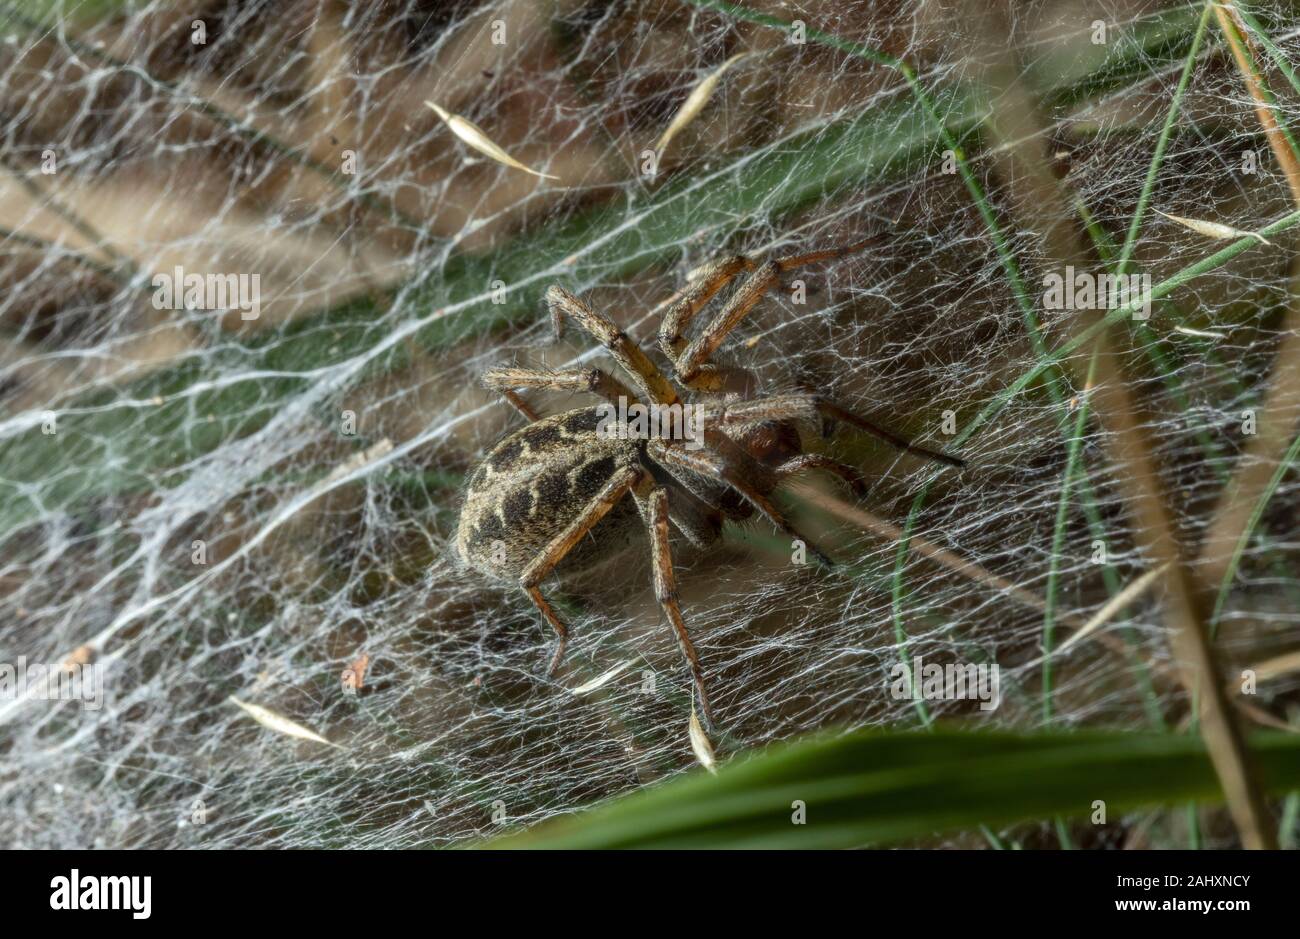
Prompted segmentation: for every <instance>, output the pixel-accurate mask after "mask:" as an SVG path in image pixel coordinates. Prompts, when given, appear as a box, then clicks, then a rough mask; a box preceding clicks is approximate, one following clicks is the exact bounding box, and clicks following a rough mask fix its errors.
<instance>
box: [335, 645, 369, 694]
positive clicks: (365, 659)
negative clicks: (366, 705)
mask: <svg viewBox="0 0 1300 939" xmlns="http://www.w3.org/2000/svg"><path fill="white" fill-rule="evenodd" d="M369 667H370V653H369V652H362V653H361V654H360V655H359V656H357V658H356V660H355V661H353V663H352V664H351V665H349V666H348V667H347V668H345V669H343V676H342V681H343V691H344V693H345V694H356V693H357V692H358V691H360V690H361V689H363V688H364V687H365V686H366V669H367V668H369Z"/></svg>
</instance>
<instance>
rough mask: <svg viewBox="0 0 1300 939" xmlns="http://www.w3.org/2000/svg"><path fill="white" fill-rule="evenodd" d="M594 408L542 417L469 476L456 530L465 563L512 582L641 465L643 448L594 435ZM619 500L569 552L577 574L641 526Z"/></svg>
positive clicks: (497, 448) (628, 506)
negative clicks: (622, 474) (616, 479)
mask: <svg viewBox="0 0 1300 939" xmlns="http://www.w3.org/2000/svg"><path fill="white" fill-rule="evenodd" d="M600 420H601V413H600V410H599V409H598V408H596V407H589V408H580V409H578V410H574V411H567V412H565V413H563V414H557V415H555V416H554V417H548V418H544V419H542V420H540V421H537V422H535V423H533V424H530V425H528V426H527V427H525V428H523V429H521V430H518V431H516V432H515V433H513V434H511V435H510V436H508V437H506V438H505V439H504V440H502V441H501V442H500V443H498V444H497V445H496V446H495V447H493V448H492V450H491V452H490V453H488V455H487V456H486V457H484V458H483V461H482V462H481V463H480V464H479V465H478V467H477V468H476V469H475V470H474V472H473V473H472V474H471V475H470V479H469V485H468V487H467V488H466V491H465V503H464V506H463V507H462V509H461V513H460V522H459V524H458V526H457V532H456V549H457V551H458V552H459V553H460V556H461V558H462V559H463V560H464V561H465V562H466V563H467V564H469V565H471V566H473V567H476V568H479V569H481V570H483V571H484V572H485V573H487V574H490V575H493V576H495V577H500V578H507V579H514V578H517V577H518V576H519V575H520V574H521V573H522V572H523V569H524V568H525V567H526V566H527V565H528V563H529V562H530V561H532V560H533V559H534V558H535V557H537V555H538V554H539V553H540V552H541V551H542V550H543V549H545V548H546V546H547V545H549V544H550V543H551V541H552V540H554V539H555V537H556V536H557V535H559V534H560V532H562V531H563V530H564V529H565V528H566V527H567V526H568V525H569V524H570V523H571V522H573V521H574V519H576V518H577V517H578V516H579V515H581V513H582V511H583V510H584V509H585V508H586V507H587V506H588V505H589V504H590V503H591V501H592V499H594V498H595V497H596V495H597V494H598V493H599V492H600V491H601V490H602V489H603V488H604V487H605V484H606V483H608V482H609V480H610V479H611V478H612V477H613V476H614V474H615V473H616V472H617V471H618V470H619V469H621V468H623V467H626V466H636V465H639V464H640V462H641V460H640V452H641V444H640V442H638V441H636V440H618V439H611V438H608V437H605V436H604V435H601V434H598V433H597V429H596V428H597V424H598V423H599V421H600ZM639 525H640V521H639V516H638V515H637V512H636V507H635V505H634V504H633V503H632V502H631V500H623V501H622V502H621V503H620V504H619V505H617V506H615V507H614V509H612V510H611V511H610V512H609V514H608V515H607V516H606V517H605V518H604V519H602V520H601V522H600V523H599V524H598V525H597V526H596V527H595V528H594V529H593V530H592V532H591V537H588V538H584V539H583V543H581V544H580V545H579V546H578V547H576V548H575V549H574V551H572V552H570V555H569V556H568V557H567V558H566V564H565V567H566V568H568V569H577V568H581V567H583V566H585V564H586V563H589V562H590V561H591V560H596V559H598V558H599V557H600V556H601V555H607V554H609V553H612V552H614V551H616V550H617V549H618V548H619V547H621V543H625V542H626V541H627V540H629V538H630V537H631V536H632V535H633V534H634V532H635V530H636V529H637V528H638V527H639Z"/></svg>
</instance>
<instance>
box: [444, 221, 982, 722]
mask: <svg viewBox="0 0 1300 939" xmlns="http://www.w3.org/2000/svg"><path fill="white" fill-rule="evenodd" d="M867 243H869V242H858V243H856V244H851V245H846V246H842V247H838V248H829V249H826V250H821V251H814V252H811V253H808V254H802V255H797V256H792V257H784V258H776V259H769V260H766V261H762V262H760V261H758V260H756V259H753V258H749V257H745V256H741V255H738V256H734V257H729V258H726V259H724V260H721V261H717V262H715V263H713V264H711V265H709V266H708V267H706V268H705V269H704V270H703V271H702V272H701V273H700V275H699V276H698V277H697V278H696V279H695V280H694V281H693V282H691V283H690V284H689V285H688V286H687V288H686V289H685V290H683V291H682V292H681V293H680V294H679V295H678V296H677V297H676V298H675V299H674V300H673V301H672V302H671V303H670V304H669V305H668V309H667V311H666V313H665V314H664V316H663V319H662V321H661V323H660V326H659V348H660V350H661V351H662V352H663V354H664V356H665V357H666V358H667V360H668V361H669V362H670V363H671V365H672V376H673V378H674V379H676V383H677V385H676V386H675V385H674V383H673V382H671V381H669V379H668V378H667V377H666V376H665V375H664V373H663V372H662V371H660V369H659V368H657V367H656V366H655V365H654V363H652V362H651V360H650V359H649V358H648V357H647V356H646V354H645V353H644V352H643V351H642V350H641V348H640V347H639V346H638V345H637V343H636V342H635V341H633V340H632V339H631V338H630V337H629V336H628V335H627V334H626V333H625V332H623V331H622V330H620V329H619V328H618V327H617V326H615V325H614V323H613V322H612V321H611V320H610V319H609V318H608V317H606V316H605V315H604V314H602V313H599V312H597V311H596V310H594V309H592V308H591V307H590V306H589V305H587V304H586V303H585V302H583V301H582V300H581V299H580V298H578V297H576V296H574V295H573V294H571V293H569V292H568V291H567V290H565V289H564V288H562V287H560V286H558V285H555V286H551V287H550V288H549V289H548V290H547V292H546V303H547V306H548V308H549V311H550V314H551V321H552V326H553V330H554V332H555V335H556V337H557V338H558V337H559V336H560V334H561V332H562V330H563V325H564V320H565V318H566V317H567V318H569V319H572V320H574V321H575V322H576V323H577V324H578V325H579V326H581V327H582V328H583V329H584V330H586V331H587V332H588V333H589V334H590V335H591V336H593V337H594V338H595V339H596V340H597V341H598V342H600V344H601V345H602V346H603V347H604V348H605V350H606V352H607V353H608V354H609V355H610V356H611V357H612V358H613V359H614V361H615V362H616V363H617V364H618V366H619V368H620V369H621V370H622V372H623V373H625V375H626V377H627V378H629V379H630V380H631V382H632V385H633V386H634V388H635V391H633V390H629V388H628V387H627V386H626V385H624V384H623V383H622V382H620V381H619V380H618V379H617V378H615V377H614V376H613V375H611V374H609V373H608V372H606V371H604V370H602V369H600V368H590V369H566V370H559V371H545V370H531V369H522V368H509V367H507V368H493V369H489V370H488V371H487V372H485V373H484V375H483V379H482V380H483V384H484V386H485V387H487V388H489V389H492V390H495V391H499V392H501V393H502V395H503V396H504V397H505V398H506V400H507V401H509V402H510V403H511V404H512V405H513V406H514V407H515V408H516V409H517V410H518V411H519V412H520V413H521V414H523V415H524V417H526V418H527V419H528V421H529V425H528V426H527V427H524V428H522V429H520V430H518V431H515V432H514V433H512V434H510V435H509V436H507V437H505V438H504V439H503V440H501V441H500V442H499V443H498V444H497V445H496V446H495V447H494V448H493V449H492V450H491V451H490V452H489V453H488V454H487V456H486V457H484V459H483V461H482V462H481V463H480V464H479V465H478V467H477V468H476V469H475V470H474V472H473V473H472V474H471V475H470V479H469V483H468V486H467V489H466V493H465V501H464V505H463V507H462V509H461V513H460V520H459V524H458V530H457V534H456V548H457V551H458V553H459V554H460V556H461V558H462V559H463V560H464V561H465V563H466V564H467V565H469V566H471V567H474V568H477V569H479V570H481V571H483V572H484V573H486V574H488V575H489V576H491V577H494V578H496V579H502V580H507V581H515V582H517V583H518V585H519V587H520V588H521V589H522V590H523V591H524V593H526V594H527V595H528V597H529V599H530V600H531V601H532V602H533V604H534V605H535V606H536V607H537V609H538V610H539V611H540V612H541V615H542V617H543V618H544V619H545V620H546V621H547V622H549V623H550V624H551V627H552V628H553V629H554V630H555V633H556V635H557V637H558V643H557V647H556V650H555V654H554V656H553V657H552V659H551V663H550V667H549V669H548V672H547V674H548V676H553V675H554V674H555V672H556V671H557V669H558V668H559V665H560V661H561V658H562V657H563V655H564V648H565V644H566V641H567V639H568V633H569V631H568V628H567V627H566V626H565V624H564V622H563V621H562V620H561V619H560V617H559V616H558V615H557V614H556V612H555V610H554V609H553V608H552V606H551V604H550V603H549V602H547V600H546V598H545V597H544V596H543V595H542V593H541V590H540V589H539V585H540V584H541V583H542V582H543V580H545V579H546V577H547V576H548V575H550V574H551V572H552V571H553V570H554V569H555V568H556V566H557V565H558V564H560V562H561V561H564V562H565V569H567V570H577V569H581V568H583V567H590V566H591V565H592V564H593V563H595V562H596V561H599V560H603V559H605V558H608V557H611V556H612V555H613V554H614V552H616V551H618V550H620V549H621V548H623V547H624V546H626V545H628V544H630V543H631V541H632V540H633V539H634V538H636V537H637V532H638V530H640V529H642V528H644V530H645V531H646V532H647V533H648V535H649V538H650V548H651V561H652V567H653V577H654V589H655V597H656V599H657V600H658V602H659V605H660V606H661V607H662V608H663V612H664V615H665V616H666V617H667V619H668V622H669V624H670V625H671V626H672V629H673V631H674V633H675V634H676V638H677V643H678V646H679V647H680V649H681V653H682V656H683V658H684V659H685V661H686V664H687V666H688V667H689V669H690V672H691V679H692V683H693V685H694V689H695V696H696V698H697V699H698V701H699V712H700V713H701V715H702V716H703V718H704V721H705V724H706V725H707V726H712V725H713V722H714V721H713V712H712V708H711V706H710V703H709V695H708V693H707V690H706V688H705V683H704V677H703V673H702V670H701V667H700V658H699V655H698V653H697V652H696V650H695V645H694V643H693V642H692V641H691V637H690V634H689V633H688V632H687V629H686V623H685V622H684V621H683V619H682V613H681V609H680V607H679V605H678V600H677V590H676V584H675V579H674V575H673V565H672V556H671V553H670V550H669V524H670V523H671V524H672V525H673V527H674V528H676V529H677V531H678V532H679V533H680V534H681V535H682V536H684V537H685V538H686V539H687V541H689V542H691V543H692V544H694V545H696V546H699V547H703V546H707V545H709V544H711V543H713V542H714V541H716V540H717V539H718V538H719V537H720V535H721V529H722V523H723V520H724V519H734V520H741V519H745V518H748V517H750V516H751V515H752V514H753V513H754V512H755V511H757V512H758V513H760V514H761V515H763V516H765V517H766V518H767V519H768V521H770V522H771V523H772V524H773V525H775V526H776V527H777V528H778V529H780V530H781V531H782V532H784V533H785V534H787V535H789V536H790V537H791V538H792V539H799V540H800V541H801V542H802V543H803V544H804V545H806V546H807V547H808V550H809V551H811V552H812V553H814V554H815V555H816V556H817V557H818V558H819V559H820V560H822V561H823V562H824V563H826V564H828V565H829V564H831V563H832V562H831V561H830V559H829V558H827V557H826V556H825V554H823V553H822V552H821V551H819V550H818V549H817V548H816V547H815V546H814V545H813V544H812V542H811V541H809V540H808V539H807V538H803V537H802V536H800V535H799V534H798V533H797V532H796V531H795V530H794V529H793V528H792V527H791V526H790V524H789V523H788V522H787V521H786V519H785V518H784V517H783V516H782V514H781V513H780V512H779V511H778V510H777V508H776V507H775V506H774V505H773V504H772V502H771V496H772V493H773V491H774V490H775V489H776V488H777V487H778V486H779V485H780V484H781V482H782V481H783V480H785V479H787V478H789V477H790V476H793V475H794V474H796V473H801V472H804V471H806V470H813V469H820V470H826V471H829V472H831V473H834V474H835V475H837V476H839V477H841V478H842V479H843V480H844V481H845V482H846V483H847V484H848V485H849V486H851V487H852V488H853V490H854V491H855V492H856V493H857V494H858V495H860V496H861V495H864V494H865V492H866V483H865V481H864V480H863V477H862V475H861V474H860V473H859V472H858V471H857V470H856V469H854V468H853V467H851V466H848V465H846V464H844V463H840V462H837V461H835V460H832V459H830V458H829V457H826V456H821V455H818V454H810V453H803V452H802V450H803V447H802V444H801V439H800V435H799V430H798V426H797V425H798V424H799V423H801V422H809V421H813V422H817V421H820V422H821V423H822V430H823V433H824V434H829V433H830V432H831V430H832V429H833V427H834V425H835V423H837V422H839V423H844V424H849V425H852V426H854V427H857V428H859V429H861V430H864V431H866V432H867V433H869V434H872V435H874V436H876V437H878V438H880V439H882V440H884V441H886V442H887V443H889V444H891V445H893V446H894V447H897V448H899V449H901V450H905V451H907V452H909V453H914V454H917V455H919V456H922V457H925V458H927V459H930V460H934V461H937V462H940V463H944V464H946V465H949V466H955V467H962V466H964V465H965V464H964V461H962V460H960V459H958V458H956V457H953V456H949V455H947V454H944V453H938V452H935V451H933V450H927V449H925V448H924V447H918V446H914V445H913V444H911V443H910V442H909V441H907V440H906V439H904V438H903V437H901V436H900V435H898V434H896V433H893V432H892V431H889V430H887V429H885V428H884V427H881V426H879V425H877V424H875V423H873V422H871V421H869V420H866V419H865V418H862V417H859V416H857V415H855V414H852V413H850V412H849V411H846V410H845V409H843V408H841V407H838V406H837V405H835V404H833V403H831V402H830V401H828V400H825V399H824V398H823V397H821V396H819V395H814V394H778V395H771V396H766V397H762V396H754V394H753V391H752V389H753V385H754V381H753V378H752V376H751V375H750V374H749V373H748V372H746V371H745V370H743V369H740V368H736V367H731V366H722V365H718V364H715V363H713V362H711V361H710V359H711V357H712V356H713V353H714V352H715V351H716V350H717V349H718V347H719V346H720V345H721V344H722V342H723V340H724V339H725V338H726V337H727V334H728V333H729V332H731V330H732V329H734V328H735V327H736V325H737V324H738V323H740V321H741V320H742V319H744V317H745V315H746V314H748V313H749V311H750V310H752V309H753V308H754V306H755V304H757V303H758V302H759V300H761V299H762V298H763V295H764V294H765V293H767V291H768V290H769V289H771V288H772V287H773V286H774V285H776V284H777V283H778V282H779V279H780V275H781V274H783V273H785V272H787V271H790V270H792V269H794V268H797V267H800V266H802V265H805V264H811V263H814V262H818V261H825V260H831V259H835V258H839V257H842V256H844V255H846V254H849V253H851V252H853V251H857V250H859V249H860V248H862V247H863V246H865V245H866V244H867ZM742 273H747V274H748V276H747V277H746V278H745V279H744V280H743V281H741V282H740V286H739V287H738V288H737V289H736V290H735V291H734V292H733V293H732V295H731V296H730V297H729V298H728V299H727V300H726V302H725V303H723V304H722V305H721V306H720V307H719V308H718V310H717V312H716V313H715V314H714V315H713V316H712V318H711V319H710V320H709V321H708V322H707V324H706V325H705V327H704V329H703V330H702V331H701V332H700V333H699V335H697V336H696V337H695V338H694V339H692V340H690V341H687V339H686V338H685V335H684V333H685V332H686V329H687V327H688V326H689V325H690V322H691V320H692V319H693V318H694V317H695V316H696V315H697V314H698V313H699V312H700V311H701V310H702V309H703V308H704V307H705V306H706V305H707V304H708V303H709V301H710V300H711V299H713V297H714V296H715V295H716V294H717V293H718V292H719V291H720V290H722V289H723V288H724V287H725V286H726V285H727V284H728V283H730V282H731V281H732V280H733V279H735V278H736V277H737V276H738V275H740V274H742ZM677 386H680V388H681V389H682V390H681V391H679V390H678V387H677ZM521 388H553V389H567V390H571V391H583V392H590V393H593V394H595V395H596V396H599V397H601V398H604V399H605V401H606V402H609V404H608V405H604V404H602V405H593V406H589V407H583V408H578V409H576V410H570V411H566V412H564V413H562V414H556V415H554V416H551V417H545V418H542V417H539V416H538V415H537V414H536V413H535V412H534V411H533V410H532V408H530V407H529V406H528V404H527V403H526V402H525V401H524V400H523V399H522V398H521V397H520V396H519V395H518V394H517V390H518V389H521ZM684 397H685V398H689V399H691V403H695V404H696V406H697V407H699V406H703V407H705V411H704V412H703V413H704V423H703V427H704V432H703V445H702V446H701V445H699V444H698V443H696V445H695V448H694V449H692V448H691V447H690V446H688V445H687V444H685V443H683V441H682V440H680V439H671V438H670V437H667V436H649V437H648V438H646V437H644V436H642V437H640V439H637V435H630V436H631V439H620V438H619V437H611V436H609V435H608V434H607V433H606V432H602V431H607V429H608V428H607V427H602V426H601V422H602V416H603V415H607V414H609V412H610V408H612V407H615V406H616V405H617V404H618V402H619V400H620V398H621V399H623V401H624V403H625V404H626V403H628V402H632V403H641V404H644V403H645V402H650V403H651V404H652V405H658V406H660V407H665V408H670V407H671V406H673V405H678V404H681V403H683V398H684ZM629 497H630V499H629ZM598 523H599V526H598ZM589 536H590V537H589Z"/></svg>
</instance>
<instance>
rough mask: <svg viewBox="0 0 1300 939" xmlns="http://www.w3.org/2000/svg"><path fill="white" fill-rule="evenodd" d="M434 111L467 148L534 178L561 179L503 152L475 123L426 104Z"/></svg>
mask: <svg viewBox="0 0 1300 939" xmlns="http://www.w3.org/2000/svg"><path fill="white" fill-rule="evenodd" d="M424 103H425V104H427V105H428V106H429V107H430V108H432V109H433V113H434V114H437V115H438V117H440V118H442V122H443V123H444V124H446V125H447V126H448V127H449V128H451V132H452V133H453V134H455V135H456V136H457V137H459V138H460V139H461V140H463V141H464V142H465V144H466V145H467V146H470V147H472V148H473V149H475V150H477V151H478V152H479V153H481V154H483V155H484V156H486V157H490V158H491V159H493V160H496V161H497V162H498V163H500V164H501V165H502V166H509V167H511V168H513V169H517V170H523V171H524V172H525V173H532V174H533V175H534V176H540V177H541V178H542V179H559V178H560V177H558V176H552V175H551V174H550V173H541V172H538V171H537V170H535V169H533V168H532V167H531V166H525V165H524V164H523V163H520V162H519V161H518V160H516V159H515V158H514V157H512V156H511V155H510V154H508V153H506V152H505V151H504V150H502V149H501V148H500V147H499V146H497V144H496V143H494V142H493V141H492V139H491V138H490V137H488V135H487V134H486V133H484V132H483V128H481V127H479V126H478V125H477V124H475V123H474V122H473V121H471V120H468V119H466V118H463V117H461V116H460V115H459V114H452V113H451V112H450V111H447V110H445V109H444V108H440V107H439V106H438V105H436V104H434V103H433V102H432V101H426V102H424Z"/></svg>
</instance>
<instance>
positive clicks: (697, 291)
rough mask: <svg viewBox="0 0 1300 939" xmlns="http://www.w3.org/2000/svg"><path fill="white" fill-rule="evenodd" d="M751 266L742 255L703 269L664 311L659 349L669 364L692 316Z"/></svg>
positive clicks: (682, 344) (678, 350) (683, 344)
mask: <svg viewBox="0 0 1300 939" xmlns="http://www.w3.org/2000/svg"><path fill="white" fill-rule="evenodd" d="M753 269H754V262H753V261H751V260H750V259H749V258H747V257H745V256H744V255H740V254H738V255H735V256H734V257H730V258H724V259H722V260H720V261H715V262H713V263H712V264H710V265H708V266H707V267H705V268H704V270H702V271H701V272H700V274H699V276H698V277H697V278H696V279H695V280H694V281H693V282H692V283H690V284H689V285H688V286H687V287H686V289H685V290H684V291H682V293H681V296H680V297H679V298H678V300H677V301H676V302H675V303H674V304H673V305H672V306H671V307H669V308H668V312H667V313H665V314H664V318H663V319H662V320H660V321H659V348H660V349H662V350H663V353H664V355H666V356H667V357H668V359H669V361H671V362H673V363H674V364H676V362H677V357H678V356H679V355H680V354H681V351H682V350H683V349H684V348H686V339H685V337H684V336H683V335H682V333H683V332H685V331H686V327H687V326H689V325H690V322H691V320H692V319H694V318H695V314H696V313H698V312H700V310H701V309H703V308H704V305H705V304H706V303H708V302H709V301H710V300H712V299H713V298H714V297H715V296H716V295H717V293H718V291H719V290H721V289H722V288H723V287H725V286H727V284H729V283H731V281H732V279H733V278H734V277H735V276H736V275H737V274H739V273H740V272H741V271H752V270H753Z"/></svg>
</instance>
